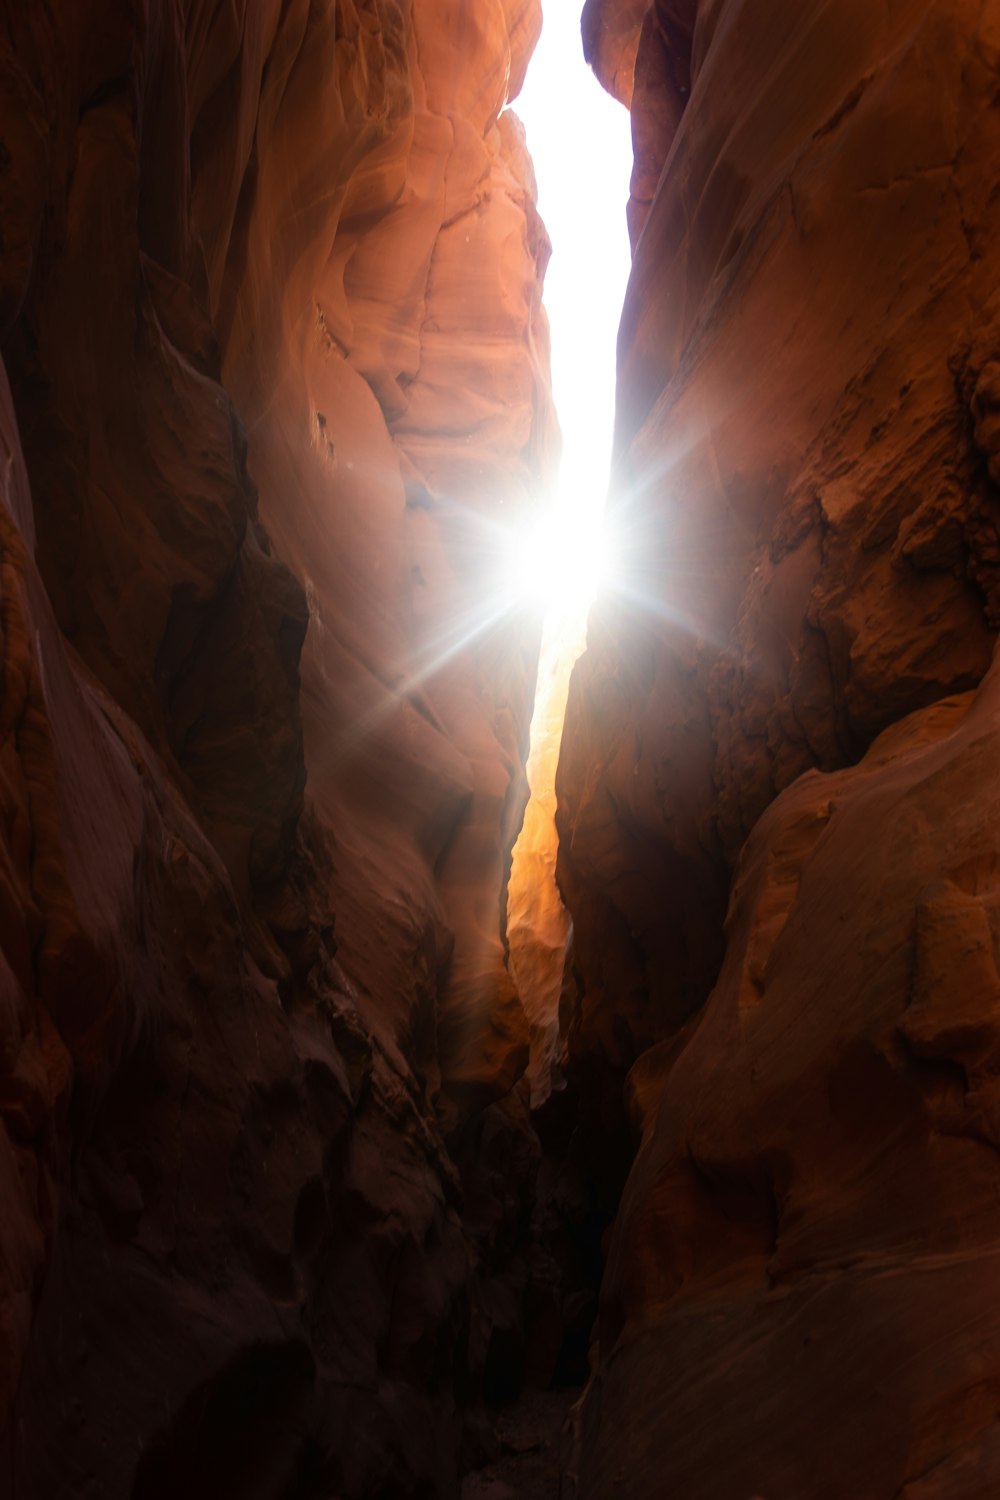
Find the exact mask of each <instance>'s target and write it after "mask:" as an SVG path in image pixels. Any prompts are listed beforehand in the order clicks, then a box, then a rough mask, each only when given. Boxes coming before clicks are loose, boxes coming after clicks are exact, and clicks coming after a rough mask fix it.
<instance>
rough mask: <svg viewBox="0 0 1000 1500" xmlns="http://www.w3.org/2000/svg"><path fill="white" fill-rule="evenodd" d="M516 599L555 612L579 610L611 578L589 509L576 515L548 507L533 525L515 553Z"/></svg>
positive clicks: (564, 613) (596, 520)
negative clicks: (548, 509)
mask: <svg viewBox="0 0 1000 1500" xmlns="http://www.w3.org/2000/svg"><path fill="white" fill-rule="evenodd" d="M514 561H515V568H516V577H515V583H514V587H515V589H516V591H517V594H518V597H519V598H520V599H521V600H522V601H523V602H524V603H526V604H529V605H531V606H532V607H535V608H538V609H540V610H543V611H544V610H551V612H552V613H553V614H554V615H557V616H572V617H574V618H575V617H577V616H579V615H580V614H581V613H585V612H586V610H587V608H588V607H589V605H590V604H591V603H592V602H593V601H594V599H596V597H597V595H598V594H599V593H600V591H601V589H602V588H603V587H604V586H605V585H606V584H607V583H609V582H610V580H611V568H610V560H609V556H608V549H607V548H606V546H605V543H604V529H603V526H602V524H601V518H600V515H599V514H597V513H596V512H595V509H594V507H592V506H590V507H582V506H581V514H580V515H579V516H573V515H567V513H566V511H565V509H564V508H563V507H560V508H559V509H553V510H550V511H549V512H548V513H547V514H546V515H544V516H543V517H542V519H541V520H540V521H538V522H537V523H536V525H535V526H534V528H533V530H532V531H531V533H530V535H529V536H528V538H527V539H526V541H522V542H521V544H520V545H519V546H518V548H517V551H516V556H515V560H514Z"/></svg>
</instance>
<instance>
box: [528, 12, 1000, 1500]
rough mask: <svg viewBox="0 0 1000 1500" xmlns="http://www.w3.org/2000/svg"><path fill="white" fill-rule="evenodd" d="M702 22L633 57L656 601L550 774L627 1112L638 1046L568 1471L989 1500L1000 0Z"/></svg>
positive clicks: (642, 362)
mask: <svg viewBox="0 0 1000 1500" xmlns="http://www.w3.org/2000/svg"><path fill="white" fill-rule="evenodd" d="M688 12H689V19H690V20H691V21H692V22H693V28H692V30H691V32H690V47H689V50H688V53H687V59H686V61H687V66H688V67H689V69H690V91H689V95H688V96H687V98H686V99H685V98H684V95H683V90H678V87H677V77H678V74H677V65H678V61H679V58H680V54H679V53H676V52H675V51H672V50H671V49H672V48H673V47H674V46H675V42H676V38H678V37H679V36H680V35H681V29H680V25H679V23H680V22H681V21H682V20H683V17H682V16H681V15H680V8H678V7H676V6H674V7H672V6H669V5H654V6H651V7H650V8H649V10H648V11H647V15H646V18H645V21H644V24H643V30H642V35H641V38H640V42H639V46H638V55H637V61H636V71H635V79H636V87H635V92H634V95H633V122H634V135H635V140H636V146H637V172H638V171H639V167H640V165H641V166H642V171H643V173H644V174H645V180H646V184H647V188H648V191H645V192H644V195H642V196H643V197H644V201H645V203H646V204H647V209H646V210H645V212H646V214H647V216H646V217H645V219H644V222H641V221H642V220H643V212H638V213H637V212H636V210H635V204H636V202H637V200H638V198H639V197H640V195H639V194H637V193H636V191H635V187H636V181H635V179H634V180H633V225H634V228H635V229H636V230H637V231H641V232H639V233H638V234H637V239H636V244H635V256H634V266H633V274H632V279H631V283H630V287H629V292H628V296H627V300H626V306H625V311H624V316H623V323H622V332H621V339H620V348H619V352H620V371H619V406H618V427H617V458H616V479H615V485H614V490H613V494H612V501H611V504H612V513H613V514H615V515H616V516H617V521H618V525H619V528H620V539H621V546H622V549H623V552H624V554H625V559H626V570H625V577H624V580H623V582H624V586H625V588H626V590H627V594H626V596H625V597H624V598H622V599H621V600H620V601H619V603H618V604H617V605H615V606H614V607H610V606H609V607H607V608H604V609H602V610H601V611H600V612H599V613H598V614H597V615H595V617H593V618H592V620H591V625H590V632H589V645H588V650H587V652H586V653H585V655H584V657H583V658H582V660H581V662H580V664H579V665H578V667H577V669H576V672H575V674H574V679H573V683H572V685H571V692H570V704H569V713H568V719H567V728H566V734H565V738H564V748H563V754H562V759H561V764H560V770H559V775H558V778H557V788H558V793H559V810H558V823H559V826H560V831H561V848H560V859H559V878H560V884H561V887H562V890H563V892H564V895H565V896H566V899H567V902H568V905H569V908H570V911H571V915H572V918H573V923H574V933H575V938H574V943H575V962H576V965H577V969H578V971H579V974H580V976H581V991H580V994H579V996H578V999H577V1003H576V1005H575V1007H574V1010H573V1014H572V1018H571V1021H570V1027H569V1036H568V1045H569V1052H570V1063H571V1069H572V1072H573V1074H574V1075H575V1076H576V1077H577V1079H578V1080H582V1079H585V1080H586V1081H587V1092H586V1111H585V1113H589V1116H590V1118H589V1124H588V1128H589V1130H590V1133H591V1137H592V1139H593V1140H594V1141H595V1142H598V1143H599V1142H600V1141H603V1140H607V1138H608V1133H609V1128H612V1127H613V1122H614V1120H615V1112H616V1108H617V1106H618V1102H619V1100H620V1098H621V1089H622V1084H623V1080H624V1078H625V1075H626V1073H627V1072H628V1070H629V1068H630V1067H632V1065H633V1063H635V1060H636V1058H638V1057H640V1056H641V1055H642V1054H645V1055H644V1056H642V1060H641V1061H640V1062H639V1063H638V1065H637V1066H636V1067H635V1070H634V1071H633V1072H632V1074H631V1079H630V1083H629V1090H630V1093H631V1096H632V1098H633V1101H634V1108H635V1111H637V1113H636V1115H635V1119H636V1121H637V1122H638V1124H639V1125H640V1126H641V1128H642V1131H643V1135H642V1142H643V1144H642V1147H641V1151H640V1155H639V1158H638V1160H637V1162H636V1165H635V1168H634V1170H633V1172H632V1174H631V1177H630V1178H629V1181H628V1185H627V1187H626V1190H625V1197H624V1200H623V1206H622V1212H621V1215H620V1217H619V1220H618V1223H617V1227H616V1230H615V1234H614V1237H613V1242H612V1247H611V1252H610V1262H609V1271H608V1277H607V1281H606V1285H605V1292H604V1304H603V1308H604V1310H603V1313H602V1318H601V1322H600V1348H599V1354H598V1359H597V1374H596V1377H595V1380H594V1384H593V1387H592V1390H591V1393H590V1396H589V1398H588V1401H587V1405H586V1408H585V1411H584V1414H583V1419H582V1434H583V1438H582V1440H583V1447H584V1458H583V1459H582V1461H581V1467H580V1476H581V1494H582V1495H584V1496H594V1497H595V1500H596V1497H598V1496H601V1497H603V1496H604V1495H605V1494H607V1493H609V1492H610V1490H611V1488H612V1486H613V1483H614V1482H616V1477H617V1478H620V1479H621V1482H622V1483H623V1484H624V1485H625V1486H626V1487H627V1488H628V1490H629V1492H630V1493H632V1494H636V1495H642V1496H645V1495H648V1496H650V1497H652V1496H653V1495H660V1494H661V1493H664V1492H667V1491H670V1492H673V1491H675V1490H676V1492H677V1493H679V1494H681V1493H682V1494H684V1495H687V1496H692V1497H694V1496H699V1497H705V1500H708V1497H710V1496H719V1497H722V1496H732V1495H733V1494H736V1493H740V1494H746V1495H760V1496H767V1497H769V1500H785V1497H787V1500H791V1497H793V1496H796V1497H797V1496H801V1495H803V1494H809V1495H817V1496H821V1495H822V1496H826V1495H829V1496H830V1497H831V1500H832V1497H833V1496H835V1495H836V1496H842V1495H846V1494H864V1495H866V1496H871V1497H872V1500H892V1497H898V1496H901V1495H905V1496H907V1497H910V1496H912V1497H917V1496H920V1497H921V1500H925V1497H926V1500H930V1497H938V1496H941V1497H943V1496H945V1495H947V1496H949V1497H961V1500H974V1497H978V1496H980V1495H984V1494H987V1493H990V1492H991V1491H992V1490H993V1489H995V1488H996V1486H997V1484H998V1483H1000V1450H997V1448H996V1446H995V1444H992V1445H991V1439H990V1438H989V1436H988V1432H989V1429H990V1424H992V1423H993V1422H994V1420H995V1413H994V1411H993V1406H992V1398H987V1397H985V1396H984V1395H983V1392H984V1391H985V1390H987V1389H992V1387H993V1384H995V1381H996V1379H997V1373H998V1370H1000V1355H998V1348H997V1344H996V1335H995V1330H994V1329H993V1327H992V1324H991V1322H990V1317H989V1314H988V1313H987V1314H986V1315H985V1316H984V1318H983V1320H982V1322H981V1324H978V1323H977V1319H978V1314H977V1309H986V1308H988V1307H989V1306H990V1305H991V1304H992V1302H993V1301H994V1300H995V1298H994V1295H993V1291H994V1289H993V1288H992V1283H991V1275H992V1272H991V1270H990V1266H991V1259H990V1255H991V1251H990V1249H989V1247H990V1245H991V1244H992V1243H993V1242H994V1240H995V1235H996V1225H995V1223H994V1221H993V1210H992V1208H990V1207H988V1205H989V1203H990V1202H991V1201H993V1200H994V1199H995V1197H996V1191H997V1184H996V1173H995V1171H994V1163H995V1161H996V1148H995V1145H994V1144H993V1136H994V1135H995V1125H994V1124H992V1123H990V1121H991V1119H992V1116H991V1110H992V1105H991V1104H990V1102H989V1101H990V1091H991V1089H992V1082H991V1080H992V1075H993V1071H994V1060H993V1048H994V1039H993V1033H992V1031H991V1027H992V1024H993V1023H992V1021H991V1020H990V1007H991V1006H993V1007H994V1009H995V1007H996V1004H997V1002H998V1000H1000V996H998V994H997V990H996V976H995V962H996V945H997V920H996V901H995V897H996V890H995V886H996V872H997V868H998V852H997V851H998V848H1000V838H998V830H997V826H996V808H995V806H994V803H995V780H996V776H995V770H990V769H989V767H990V766H991V765H992V766H994V767H995V765H996V764H1000V762H998V761H997V743H996V734H997V721H996V714H997V704H996V691H995V689H996V680H995V677H991V678H989V679H988V682H987V683H986V684H985V685H983V686H982V688H981V689H980V690H979V693H978V696H976V697H975V698H974V699H972V698H970V697H969V696H968V695H969V694H971V693H972V692H973V690H975V689H976V688H977V686H978V685H979V684H980V683H981V682H982V681H983V679H984V676H985V674H986V673H987V671H988V670H989V668H990V663H991V660H992V659H993V655H994V643H995V639H996V628H997V625H998V624H1000V614H998V593H997V583H998V574H997V562H998V558H1000V546H998V541H1000V530H998V520H1000V504H998V492H997V487H996V479H997V465H996V452H997V442H996V430H997V424H996V420H995V417H996V411H997V396H996V392H997V380H996V371H997V350H998V348H1000V317H998V311H1000V309H998V306H997V303H996V290H995V256H994V254H993V251H992V249H991V247H992V246H993V245H994V244H995V243H996V238H997V234H998V231H1000V206H998V202H997V198H996V195H995V192H994V184H995V180H996V172H997V166H998V163H1000V120H998V116H997V113H996V110H995V107H994V98H995V92H996V73H997V67H998V63H1000V17H998V15H997V13H996V8H995V7H994V6H986V7H983V6H980V5H978V4H973V3H970V4H964V3H956V0H947V3H945V0H904V3H901V4H899V5H894V6H892V7H889V8H885V7H883V8H878V7H871V6H868V5H863V4H857V5H854V4H850V5H844V4H842V3H825V0H808V3H801V0H795V3H794V4H792V3H785V0H756V3H749V0H714V3H710V0H703V3H701V4H700V5H698V6H697V7H693V6H692V7H689V8H688ZM671 21H673V29H672V30H671ZM657 36H659V37H660V39H661V40H662V38H663V37H667V39H668V41H670V46H669V47H668V48H667V50H666V52H664V49H663V47H662V46H661V45H660V42H659V41H656V40H655V38H656V37H657ZM657 49H659V50H657ZM664 59H666V61H664ZM640 78H642V79H643V88H642V90H640V87H639V80H640ZM658 79H659V82H657V80H658ZM656 120H659V122H660V123H659V126H658V127H657V129H656V130H650V132H649V133H648V134H646V135H644V134H643V133H642V132H643V129H644V128H645V125H646V124H649V123H650V122H651V121H652V122H654V123H655V122H656ZM654 147H655V149H654ZM647 148H648V149H647ZM644 151H645V152H646V155H645V156H643V154H642V153H643V152H644ZM956 695H957V697H956ZM953 698H955V699H956V703H957V706H954V705H952V706H949V705H950V704H951V700H952V699H953ZM970 703H971V705H972V706H971V707H970V706H969V705H970ZM913 714H916V715H917V717H915V718H911V717H908V716H910V715H913ZM904 721H905V722H904ZM896 725H899V726H900V727H899V729H898V731H897V730H895V729H893V727H892V726H896ZM880 736H881V738H880ZM932 741H933V743H932ZM845 767H852V768H853V769H850V770H844V769H842V768H845ZM748 840H749V841H748ZM734 871H735V873H736V881H735V884H733V874H734ZM727 907H728V911H729V917H728V921H724V919H725V913H726V910H727ZM720 966H721V977H720ZM713 986H714V989H713ZM709 995H711V998H710V999H709V998H708V997H709ZM987 996H989V997H990V998H989V999H987V998H986V997H987ZM706 1002H707V1003H706ZM651 1046H652V1047H653V1049H654V1050H653V1051H648V1050H647V1049H649V1048H650V1047H651ZM619 1119H620V1116H619ZM609 1122H610V1124H609ZM621 1128H622V1130H623V1131H624V1125H622V1127H621ZM973 1325H977V1332H976V1334H975V1336H973V1337H970V1336H969V1332H968V1331H969V1329H970V1328H971V1327H972V1326H973ZM820 1414H822V1415H820ZM921 1476H922V1477H921Z"/></svg>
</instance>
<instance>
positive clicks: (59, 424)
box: [0, 0, 555, 1500]
mask: <svg viewBox="0 0 1000 1500" xmlns="http://www.w3.org/2000/svg"><path fill="white" fill-rule="evenodd" d="M539 24H540V15H539V10H538V6H537V4H533V3H531V0H477V3H475V4H470V3H468V0H260V3H256V0H255V3H248V0H242V3H236V4H225V5H222V4H216V3H213V0H137V3H135V4H129V5H121V4H118V3H113V0H99V3H97V4H92V5H88V6H78V5H74V4H63V3H60V0H38V3H34V0H33V3H32V4H30V5H24V4H22V3H20V0H11V3H8V4H6V5H3V6H2V7H0V59H2V61H0V220H2V242H0V347H2V352H3V359H4V365H5V369H6V374H5V375H4V376H3V377H2V385H0V421H2V440H3V472H2V485H3V505H2V507H0V526H2V528H3V540H2V670H3V692H2V700H0V711H2V715H3V738H2V746H3V751H2V754H3V770H2V782H0V785H2V805H3V823H4V840H3V866H2V868H3V877H2V886H0V890H2V898H0V914H2V934H3V983H2V995H3V1002H2V1010H0V1123H2V1128H0V1201H2V1205H3V1208H2V1214H0V1433H2V1437H0V1493H2V1494H3V1495H5V1496H6V1495H11V1496H17V1497H19V1500H28V1497H38V1500H42V1497H44V1500H58V1497H61V1496H66V1497H69V1496H73V1497H79V1496H82V1495H84V1494H89V1495H94V1496H98V1495H99V1496H101V1497H102V1500H114V1497H126V1496H133V1497H135V1500H154V1497H159V1496H167V1495H170V1496H174V1495H177V1494H180V1493H184V1494H190V1495H205V1496H209V1495H211V1496H213V1497H216V1496H219V1495H223V1494H239V1495H240V1496H241V1497H254V1496H259V1497H265V1496H266V1497H275V1500H277V1497H279V1496H282V1497H293V1496H303V1497H304V1496H307V1495H314V1494H315V1495H320V1494H322V1495H326V1494H330V1495H333V1494H336V1495H338V1496H343V1497H347V1496H371V1497H376V1496H378V1497H391V1496H393V1495H396V1496H400V1497H403V1496H405V1497H410V1496H414V1495H420V1494H423V1495H431V1494H433V1495H438V1494H440V1495H449V1494H453V1493H454V1492H455V1487H456V1482H457V1479H456V1475H457V1465H458V1463H459V1458H460V1454H461V1451H462V1443H463V1434H464V1441H465V1443H466V1448H468V1444H469V1442H474V1438H475V1430H474V1422H472V1423H471V1425H470V1421H469V1419H468V1418H467V1414H466V1408H468V1407H469V1406H470V1405H471V1406H474V1404H475V1401H476V1399H477V1396H478V1395H479V1394H481V1393H482V1391H483V1389H484V1386H485V1387H487V1388H488V1386H489V1384H490V1382H491V1381H493V1382H494V1383H496V1382H497V1381H500V1382H501V1383H502V1381H503V1380H509V1379H511V1378H513V1379H516V1378H517V1371H518V1369H519V1368H520V1364H519V1361H522V1355H521V1354H519V1353H518V1351H519V1350H520V1349H521V1347H522V1342H523V1308H524V1304H525V1299H526V1298H527V1297H530V1296H531V1295H533V1293H532V1291H531V1286H532V1283H531V1278H530V1276H529V1270H528V1265H527V1258H528V1255H529V1251H528V1250H527V1249H526V1248H525V1218H526V1214H527V1212H528V1206H529V1205H530V1194H531V1179H532V1173H533V1171H534V1169H535V1165H536V1149H537V1148H536V1146H535V1145H534V1144H533V1138H532V1136H531V1133H530V1131H529V1130H528V1129H527V1127H526V1125H525V1115H526V1104H525V1101H524V1095H523V1093H522V1092H519V1091H518V1090H516V1089H515V1084H516V1083H517V1080H518V1078H519V1076H520V1074H521V1072H522V1070H523V1067H524V1064H525V1061H526V1056H527V1039H528V1029H527V1025H526V1022H525V1019H524V1017H523V1015H522V1013H521V1009H520V1006H519V1004H518V1002H517V999H516V996H515V994H514V991H513V988H512V986H511V983H510V981H509V979H508V978H507V975H506V970H505V967H504V962H503V950H502V940H501V917H500V913H501V907H502V887H503V880H504V871H505V866H506V862H507V860H508V857H509V849H510V845H511V842H512V838H513V834H514V831H515V829H516V824H517V820H518V817H519V815H520V809H521V806H522V803H523V772H522V764H523V758H524V754H525V750H526V744H525V742H526V735H527V723H528V717H529V714H530V703H531V693H532V685H533V674H534V659H535V655H536V653H537V644H538V643H537V639H536V638H533V635H532V631H531V629H530V628H529V627H528V626H526V623H525V621H523V620H520V619H518V618H516V617H514V616H512V615H511V614H510V612H509V611H508V610H506V609H505V607H504V605H505V600H504V597H503V594H502V584H500V583H499V582H498V580H497V578H496V576H495V553H496V551H497V547H496V537H497V534H498V531H497V529H498V528H500V531H501V532H502V531H503V529H504V528H506V527H508V526H509V525H511V524H512V523H513V522H514V521H515V520H516V519H517V517H518V516H520V515H522V514H523V513H524V511H525V509H526V507H528V506H529V505H530V504H531V502H532V496H533V493H534V491H535V490H536V488H537V487H538V485H539V483H540V481H541V480H542V479H543V478H544V475H545V474H546V472H547V470H548V467H549V465H550V463H551V460H552V455H553V452H554V447H555V436H554V421H553V417H552V414H551V410H550V402H549V397H548V385H547V379H548V377H547V333H546V326H545V319H544V314H543V313H542V311H541V307H540V291H541V279H542V275H543V273H544V268H545V263H546V259H547V254H548V245H547V241H546V237H545V234H544V231H543V229H542V227H541V225H540V223H539V220H538V217H537V214H536V212H535V208H534V196H533V195H534V188H533V181H532V173H531V166H530V161H529V159H528V157H527V154H526V151H525V147H524V142H523V139H522V136H521V133H520V127H519V126H518V124H517V122H516V120H515V119H514V118H513V117H512V116H511V115H507V114H503V115H501V114H500V111H501V109H502V107H503V106H504V105H505V103H506V102H507V100H508V99H510V98H511V97H513V95H514V94H515V93H516V92H517V89H518V87H519V85H520V81H521V78H522V76H523V72H524V68H525V66H526V62H527V58H528V55H529V53H530V50H531V47H532V45H533V43H534V39H535V37H536V35H537V31H538V26H539ZM535 1259H536V1261H537V1255H536V1257H535ZM536 1269H537V1267H536ZM541 1275H542V1281H543V1282H544V1267H543V1268H542V1272H541ZM536 1281H537V1276H536ZM498 1350H499V1351H500V1354H499V1355H498V1353H497V1351H498ZM511 1351H513V1353H512V1352H511ZM505 1361H506V1362H507V1363H509V1364H511V1365H512V1367H513V1374H511V1372H510V1371H508V1370H506V1369H505V1368H503V1366H504V1362H505ZM498 1362H499V1363H498ZM522 1362H523V1361H522Z"/></svg>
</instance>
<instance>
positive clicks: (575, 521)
mask: <svg viewBox="0 0 1000 1500" xmlns="http://www.w3.org/2000/svg"><path fill="white" fill-rule="evenodd" d="M543 9H544V17H545V20H544V25H543V28H542V36H541V40H540V42H539V44H538V47H537V49H536V51H535V55H534V57H533V58H532V60H531V63H530V65H529V68H528V77H527V81H526V83H525V86H524V89H523V91H522V93H521V95H520V96H519V98H517V99H516V100H515V101H514V110H515V111H516V113H517V114H518V115H519V116H520V118H521V119H522V120H523V122H524V126H525V130H526V132H527V139H528V149H529V150H530V152H531V155H532V159H533V161H534V163H535V174H536V176H537V179H538V207H539V212H540V213H541V215H542V218H543V219H544V221H545V224H546V227H547V228H548V231H549V235H550V237H551V240H552V260H551V261H550V263H549V269H548V274H547V276H546V278H545V306H546V310H547V312H548V317H549V325H550V328H551V333H552V389H553V395H554V398H555V404H556V410H557V411H558V413H559V422H560V425H561V427H562V431H563V462H562V472H561V477H560V483H559V490H558V494H557V496H556V499H555V503H554V506H553V510H552V514H551V517H547V518H546V519H545V520H544V521H543V523H542V530H543V535H544V534H545V531H546V529H547V531H548V536H549V540H550V541H551V544H552V545H551V548H550V549H549V555H548V557H546V556H545V547H544V544H541V545H539V544H537V543H529V544H528V545H527V546H526V547H525V554H530V555H525V556H524V557H523V559H522V569H523V572H524V574H525V577H526V578H527V579H528V580H529V582H527V583H526V584H525V585H524V587H525V588H526V589H527V591H528V592H529V593H530V595H531V596H532V597H533V598H535V599H539V598H541V599H542V601H543V602H544V601H545V600H546V599H547V600H548V601H549V603H550V604H551V606H552V611H553V613H555V611H556V610H557V609H559V610H569V611H570V613H573V614H575V613H578V611H579V608H580V607H581V606H582V607H583V608H584V609H585V608H586V605H587V604H589V602H590V599H591V597H593V594H594V592H595V591H596V590H597V589H598V588H599V587H600V586H601V585H602V584H606V583H608V582H609V581H610V580H609V578H608V546H607V543H606V542H605V541H604V540H603V532H602V527H601V521H600V516H601V514H602V512H603V509H604V497H605V492H606V489H607V481H608V469H609V466H610V459H611V439H612V429H613V423H614V409H615V346H616V342H617V335H618V322H619V318H620V314H621V306H622V301H623V298H624V292H625V283H626V281H627V280H628V273H629V269H630V266H631V254H630V250H629V242H628V229H627V226H626V222H625V203H626V200H627V198H628V184H629V177H630V174H631V171H632V131H631V124H630V121H629V116H628V111H627V110H626V109H624V108H623V107H622V105H620V104H618V103H616V101H615V100H614V99H611V98H610V97H609V96H608V95H607V94H605V92H604V90H603V89H602V88H601V86H600V84H599V83H598V82H597V80H596V79H595V78H594V76H593V74H592V73H591V72H590V70H589V69H588V68H587V66H586V64H585V63H584V61H583V49H582V45H581V41H580V12H581V10H582V9H583V6H582V3H581V0H543ZM588 589H589V590H590V593H589V594H588V593H587V591H588ZM571 628H575V627H571Z"/></svg>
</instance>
